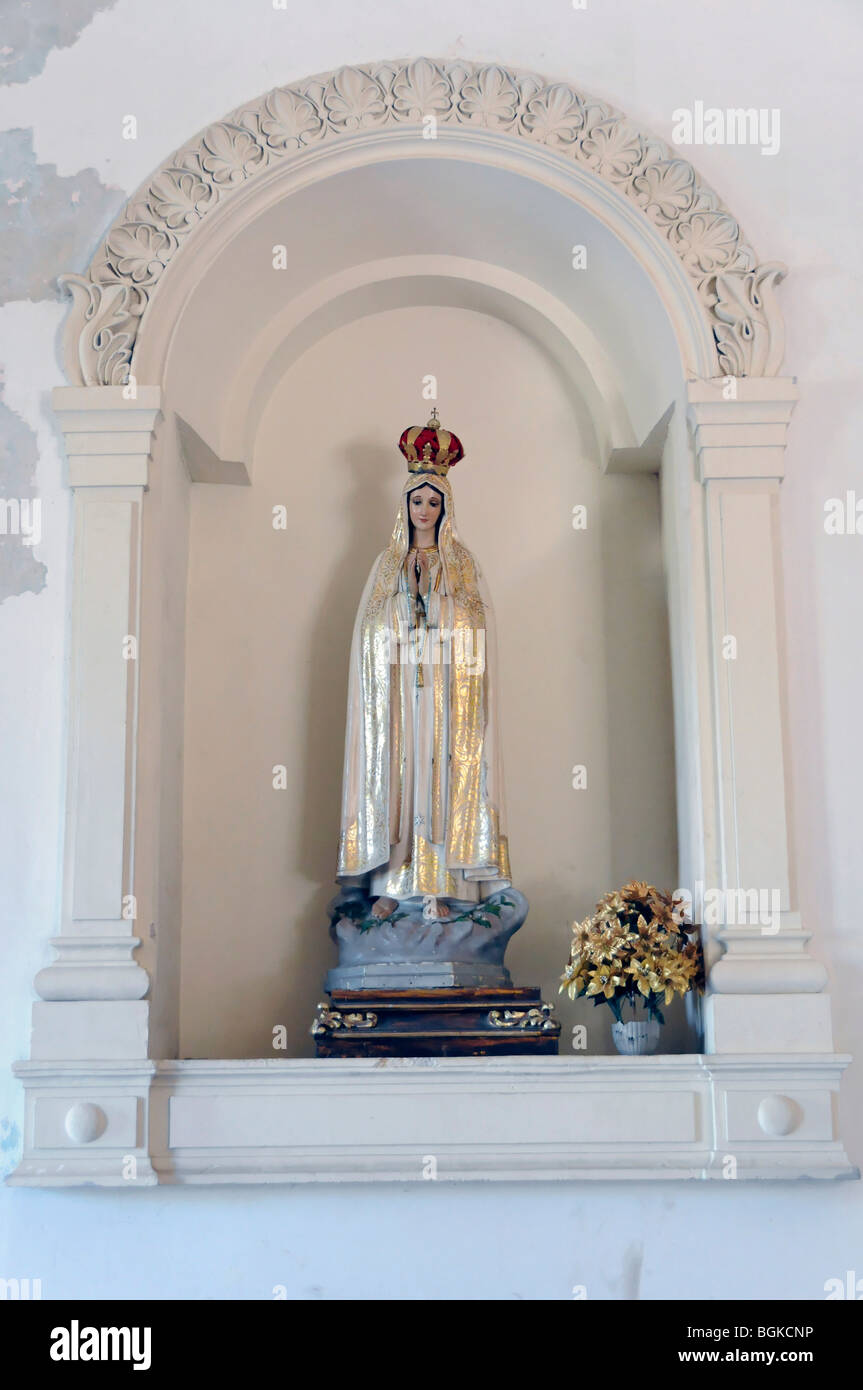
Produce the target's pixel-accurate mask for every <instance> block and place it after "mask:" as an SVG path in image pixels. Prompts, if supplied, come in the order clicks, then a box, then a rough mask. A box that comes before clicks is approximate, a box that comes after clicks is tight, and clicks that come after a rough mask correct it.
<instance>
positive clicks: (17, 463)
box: [0, 384, 47, 603]
mask: <svg viewBox="0 0 863 1390" xmlns="http://www.w3.org/2000/svg"><path fill="white" fill-rule="evenodd" d="M37 461H38V449H37V446H36V435H35V434H34V433H33V431H32V429H31V428H30V426H29V425H28V424H27V423H26V422H25V421H24V420H22V419H21V416H20V415H16V413H15V411H14V410H10V408H9V406H8V405H7V404H6V402H5V401H4V400H3V395H2V384H0V603H3V601H4V600H5V599H7V598H10V597H11V596H12V595H13V594H26V593H32V594H38V593H40V592H41V590H42V589H44V587H45V576H46V574H47V570H46V567H45V566H44V565H43V564H42V562H41V560H37V559H36V557H35V555H34V554H33V547H34V546H35V545H38V543H39V541H40V540H41V539H42V499H41V498H40V497H36V496H35V495H34V494H35V491H36V488H35V477H36V463H37Z"/></svg>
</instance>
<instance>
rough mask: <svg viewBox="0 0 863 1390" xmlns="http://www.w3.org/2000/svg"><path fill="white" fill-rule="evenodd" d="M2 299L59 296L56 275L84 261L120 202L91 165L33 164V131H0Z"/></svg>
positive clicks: (120, 197)
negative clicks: (63, 169) (74, 168)
mask: <svg viewBox="0 0 863 1390" xmlns="http://www.w3.org/2000/svg"><path fill="white" fill-rule="evenodd" d="M0 168H2V170H3V179H2V182H0V303H6V302H7V301H8V300H12V299H59V298H60V297H61V292H60V289H59V287H58V285H57V276H58V275H59V274H60V273H61V272H62V271H64V270H77V269H79V268H83V267H84V266H86V265H87V264H88V262H89V260H90V257H91V256H92V255H93V252H94V251H95V249H96V247H97V245H98V243H99V240H100V238H101V237H102V235H103V233H104V231H105V227H106V226H107V225H108V224H109V223H110V222H111V220H112V218H113V217H114V214H115V213H116V212H117V210H118V208H120V206H121V205H122V203H123V200H124V198H125V194H124V193H123V191H122V189H119V188H117V189H108V188H106V187H105V186H104V184H103V183H102V182H101V180H100V178H99V176H98V174H97V173H96V171H95V170H94V169H82V170H81V171H80V173H77V174H75V175H73V176H72V177H69V178H64V177H61V176H60V175H58V173H57V167H56V165H54V164H37V163H36V154H35V151H34V148H33V133H32V131H31V130H20V129H19V130H6V131H3V132H2V133H0Z"/></svg>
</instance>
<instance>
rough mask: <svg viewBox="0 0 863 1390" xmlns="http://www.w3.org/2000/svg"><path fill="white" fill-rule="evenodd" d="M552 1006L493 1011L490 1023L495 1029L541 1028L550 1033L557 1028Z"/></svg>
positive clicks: (541, 1005) (489, 1019) (490, 1013)
mask: <svg viewBox="0 0 863 1390" xmlns="http://www.w3.org/2000/svg"><path fill="white" fill-rule="evenodd" d="M553 1012H554V1010H553V1008H552V1005H551V1004H540V1006H539V1008H536V1009H492V1010H491V1011H490V1012H489V1016H488V1021H489V1023H490V1024H491V1026H492V1027H493V1028H539V1029H542V1030H543V1031H544V1032H549V1031H551V1030H552V1029H554V1028H556V1027H557V1024H556V1023H555V1021H554V1018H553V1017H552V1014H553Z"/></svg>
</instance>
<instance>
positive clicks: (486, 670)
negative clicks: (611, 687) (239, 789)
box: [338, 473, 510, 901]
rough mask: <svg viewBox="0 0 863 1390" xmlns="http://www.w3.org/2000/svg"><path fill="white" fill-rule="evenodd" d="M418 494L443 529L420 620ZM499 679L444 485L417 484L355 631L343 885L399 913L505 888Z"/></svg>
mask: <svg viewBox="0 0 863 1390" xmlns="http://www.w3.org/2000/svg"><path fill="white" fill-rule="evenodd" d="M426 484H429V485H431V486H432V487H435V488H437V490H438V491H439V492H440V493H441V494H442V496H443V516H442V518H441V521H440V525H439V527H438V538H437V550H436V551H434V552H430V553H429V585H428V592H427V593H425V594H424V595H423V597H424V600H425V607H426V609H427V613H426V614H425V619H424V620H423V619H422V617H420V618H418V615H417V606H416V604H415V603H414V601H413V600H412V598H411V596H410V593H409V590H408V585H407V575H406V559H407V554H408V538H409V536H410V526H409V522H408V498H409V494H410V493H411V492H412V491H413V490H414V489H415V488H417V487H423V486H424V485H426ZM494 666H495V646H494V629H493V615H492V609H491V604H490V602H489V599H488V595H487V592H486V590H485V586H484V583H483V580H482V576H481V574H480V572H479V568H478V566H477V564H476V561H475V560H474V558H473V556H472V555H471V553H470V551H469V550H467V549H466V548H465V547H464V546H463V545H462V544H461V542H460V541H459V540H458V537H457V534H456V529H455V516H454V507H453V499H452V491H451V488H450V484H449V480H448V479H447V478H446V477H441V476H439V475H426V474H423V473H413V474H411V475H410V476H409V477H408V478H407V480H406V482H405V485H404V488H403V491H402V497H401V505H400V507H399V513H398V517H397V519H396V523H395V526H394V528H393V533H392V536H391V538H390V543H389V545H388V546H387V549H386V550H385V551H384V552H383V554H382V555H380V556H379V557H378V559H377V560H376V561H375V564H374V566H373V567H372V572H371V574H370V576H369V580H368V583H367V584H366V587H365V590H364V592H363V595H362V599H361V600H360V606H359V609H358V612H357V618H356V622H355V624H354V633H353V641H352V643H351V665H350V677H349V685H348V715H347V727H346V737H345V764H344V780H343V791H342V824H341V835H340V840H339V859H338V878H339V881H340V882H342V883H343V884H345V885H347V884H350V883H357V882H363V883H365V884H366V885H367V886H368V889H369V892H370V893H371V894H372V895H373V896H380V895H384V896H387V897H393V898H398V899H399V900H403V899H408V898H413V897H423V896H426V895H431V896H434V897H447V898H460V899H467V900H469V901H476V900H478V899H481V898H485V897H488V896H490V894H492V893H495V892H497V891H499V890H500V889H501V888H505V887H508V886H509V883H510V869H509V859H508V851H507V841H506V835H505V830H504V825H503V805H502V803H503V788H502V774H501V767H500V751H499V743H498V734H497V718H496V702H495V698H494V697H495V693H496V686H495V673H494ZM418 668H421V672H422V674H421V677H420V679H419V680H418V678H417V676H418Z"/></svg>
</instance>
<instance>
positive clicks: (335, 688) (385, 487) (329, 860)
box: [288, 442, 400, 1056]
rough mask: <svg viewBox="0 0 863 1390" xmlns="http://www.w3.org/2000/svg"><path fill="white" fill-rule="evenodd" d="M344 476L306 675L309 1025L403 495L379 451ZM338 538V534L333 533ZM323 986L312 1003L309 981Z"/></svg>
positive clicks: (364, 450) (302, 993)
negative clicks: (359, 667)
mask: <svg viewBox="0 0 863 1390" xmlns="http://www.w3.org/2000/svg"><path fill="white" fill-rule="evenodd" d="M345 456H346V460H347V464H346V468H345V470H344V474H343V476H347V477H349V478H350V479H351V480H352V483H351V488H352V490H351V491H350V493H348V494H347V495H346V494H345V492H344V491H340V492H339V495H338V497H337V498H336V497H334V498H333V504H332V505H333V510H334V513H335V510H336V508H338V509H339V510H340V511H341V513H342V514H343V515H346V516H349V517H350V518H351V531H350V535H351V537H352V538H353V539H354V540H355V543H351V544H348V545H345V546H343V547H342V550H341V554H340V555H339V557H338V560H337V562H336V564H335V565H334V566H333V567H332V570H331V578H330V580H329V583H328V585H327V588H326V592H325V596H324V601H323V603H322V604H321V607H320V611H319V613H318V617H317V621H316V622H315V624H314V626H313V632H312V640H311V645H310V649H309V658H308V666H307V668H306V670H305V671H304V672H303V694H304V698H305V704H306V710H305V718H304V724H305V729H306V739H305V745H304V757H303V778H302V796H303V805H304V806H305V807H306V808H307V811H306V814H304V816H303V818H302V821H301V822H300V829H299V836H298V838H297V842H296V843H295V845H294V846H293V847H292V849H291V853H292V855H293V856H295V857H296V861H297V863H298V864H299V865H300V867H302V868H303V869H304V870H305V872H306V874H307V875H308V877H309V878H310V879H312V880H314V881H316V882H319V883H320V885H321V887H320V889H319V890H318V891H317V892H316V893H315V894H314V896H313V898H312V900H311V901H310V902H309V903H308V904H307V906H306V907H305V909H304V910H303V911H302V912H301V913H300V914H299V915H298V916H297V917H296V918H294V919H293V922H294V932H293V938H294V942H295V950H294V959H293V962H292V964H295V966H296V979H297V980H298V985H297V987H296V990H295V991H292V992H291V998H290V1000H289V1005H290V1007H289V1013H290V1014H291V1016H297V1015H299V1016H301V1017H302V1018H304V1019H306V1018H307V1020H308V1022H307V1024H306V1030H308V1027H309V1026H310V1024H311V1020H312V1017H313V1015H314V1006H315V1003H316V1002H317V1000H318V999H319V998H322V997H323V994H322V991H323V977H324V975H325V973H326V971H327V970H328V969H329V968H330V966H331V965H335V964H336V948H335V946H334V945H333V943H332V942H331V940H330V936H329V919H328V917H327V910H326V909H327V904H328V903H329V901H330V899H331V898H332V897H333V896H334V895H335V893H336V891H337V885H336V882H335V875H336V860H337V853H338V838H339V824H340V812H341V796H342V766H343V759H344V738H345V717H346V713H347V699H348V665H349V657H350V649H351V637H352V635H353V628H354V621H355V618H356V612H357V607H358V605H359V601H360V595H361V594H362V591H363V588H364V587H365V584H366V580H367V579H368V576H369V573H370V572H371V568H372V565H373V563H374V561H375V559H376V558H377V556H378V555H379V554H380V552H381V551H382V550H383V549H384V548H385V546H386V544H387V542H388V540H389V537H390V534H391V532H392V527H393V521H394V519H395V515H396V510H397V507H398V500H399V491H398V489H397V487H396V484H395V482H394V480H398V482H399V486H400V475H399V474H398V472H395V473H394V472H393V470H392V469H391V468H390V469H387V468H385V467H382V460H381V451H380V447H379V446H378V445H373V444H363V443H361V442H359V443H355V444H352V445H351V446H349V447H348V448H347V449H346V450H345ZM333 530H334V534H335V531H336V528H335V526H334V528H333ZM323 689H326V690H329V691H330V692H332V699H331V700H329V701H322V700H320V699H318V698H316V695H315V692H317V691H320V690H323ZM310 979H318V981H319V983H318V984H317V986H316V991H315V993H314V996H312V995H311V994H309V990H308V983H307V982H308V981H309V980H310ZM288 1050H289V1055H307V1056H311V1055H313V1052H314V1047H313V1045H312V1041H311V1038H310V1037H309V1036H308V1033H307V1031H306V1034H305V1035H304V1041H303V1043H302V1045H300V1040H299V1039H297V1041H296V1050H295V1051H294V1052H293V1053H292V1054H291V1052H290V1044H289V1049H288Z"/></svg>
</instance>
